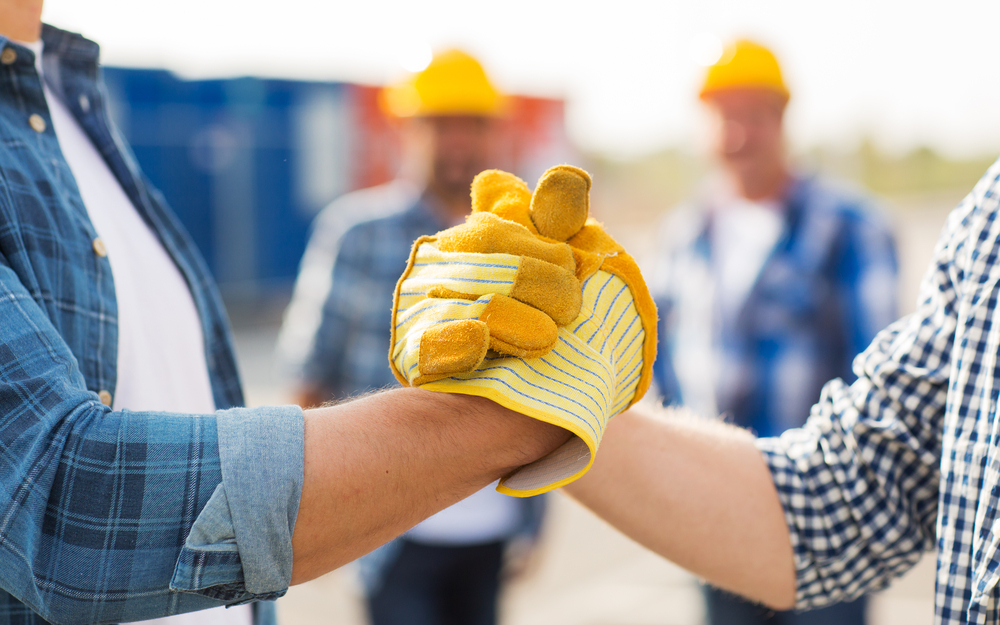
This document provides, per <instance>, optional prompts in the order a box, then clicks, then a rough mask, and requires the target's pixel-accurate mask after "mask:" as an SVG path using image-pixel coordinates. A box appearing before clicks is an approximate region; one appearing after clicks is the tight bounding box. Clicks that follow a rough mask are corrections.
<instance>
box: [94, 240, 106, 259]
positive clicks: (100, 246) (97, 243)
mask: <svg viewBox="0 0 1000 625" xmlns="http://www.w3.org/2000/svg"><path fill="white" fill-rule="evenodd" d="M94 253H95V254H97V255H98V256H101V257H104V256H107V255H108V248H106V247H105V246H104V241H102V240H101V237H97V238H96V239H94Z"/></svg>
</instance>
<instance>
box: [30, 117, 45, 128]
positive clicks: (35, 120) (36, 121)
mask: <svg viewBox="0 0 1000 625" xmlns="http://www.w3.org/2000/svg"><path fill="white" fill-rule="evenodd" d="M28 124H29V125H30V126H31V127H32V128H34V129H35V132H45V118H44V117H42V116H41V115H39V114H38V113H35V114H34V115H32V116H31V117H29V118H28Z"/></svg>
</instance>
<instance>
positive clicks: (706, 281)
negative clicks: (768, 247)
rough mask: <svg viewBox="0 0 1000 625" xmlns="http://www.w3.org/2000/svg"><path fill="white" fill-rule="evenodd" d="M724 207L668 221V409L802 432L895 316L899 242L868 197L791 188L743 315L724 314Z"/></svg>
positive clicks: (798, 182) (658, 277)
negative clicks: (816, 406) (720, 235)
mask: <svg viewBox="0 0 1000 625" xmlns="http://www.w3.org/2000/svg"><path fill="white" fill-rule="evenodd" d="M715 208H716V207H715V206H714V205H713V203H712V202H710V201H709V202H704V203H703V204H702V205H699V206H697V207H694V208H690V209H687V210H682V211H678V214H676V215H674V216H673V217H672V218H671V219H670V220H668V221H667V222H666V224H665V225H666V228H665V234H664V241H663V248H662V251H661V253H660V258H659V262H658V264H657V266H656V267H655V270H654V271H652V272H651V273H650V288H651V290H652V291H653V293H654V297H655V299H656V302H657V306H658V308H659V313H660V337H661V338H660V352H659V353H660V355H659V358H658V359H657V361H656V363H655V365H654V372H655V377H656V382H657V385H658V387H659V389H660V391H661V393H662V394H663V397H664V401H665V403H667V404H672V403H677V404H684V405H686V406H688V407H691V408H693V409H695V410H696V411H698V412H699V413H702V414H713V415H715V414H722V415H724V416H725V417H726V418H727V419H729V420H731V421H732V422H734V423H736V424H737V425H740V426H743V427H749V428H751V429H752V430H754V431H755V432H756V433H757V434H758V435H760V436H771V435H775V434H780V433H781V432H783V431H784V430H786V429H788V428H791V427H797V426H799V425H802V423H803V422H804V421H805V418H806V416H807V415H808V414H809V407H810V406H812V404H813V403H814V402H815V401H816V399H817V398H819V393H820V389H821V388H822V387H823V383H825V382H826V381H827V380H831V379H833V378H843V379H844V380H847V381H853V379H854V378H853V374H852V372H851V361H852V360H853V359H854V357H855V356H856V355H857V354H859V353H860V352H861V351H862V350H864V349H865V348H866V347H867V346H868V344H869V343H870V342H871V340H872V339H873V338H874V337H875V334H876V333H877V332H878V331H879V330H880V329H882V328H884V327H885V326H887V325H888V324H889V323H891V322H892V321H894V320H895V319H896V316H897V307H896V281H897V280H896V274H897V263H896V254H895V247H894V244H893V239H892V236H891V234H890V232H889V229H888V228H887V226H886V224H885V223H884V221H883V220H882V219H880V218H879V214H878V213H877V212H874V211H872V210H869V209H868V207H867V206H866V204H865V202H863V201H862V200H860V199H859V198H857V197H855V196H853V195H851V194H848V193H845V192H844V191H841V190H838V189H835V188H833V187H831V186H830V185H828V184H825V183H823V182H821V181H819V180H817V179H815V178H804V177H800V178H797V179H795V180H794V182H793V183H792V185H791V187H790V189H789V192H788V193H787V194H786V197H785V199H784V207H783V208H784V212H783V214H782V226H781V234H780V235H779V236H778V239H777V242H776V244H775V246H774V248H773V250H772V251H771V252H770V255H769V256H768V258H767V260H766V261H765V262H764V264H763V265H762V266H761V269H760V271H759V274H758V275H757V278H756V280H755V281H754V283H753V286H752V288H750V289H749V290H748V292H747V295H746V296H745V298H744V299H743V301H742V302H741V303H740V304H739V305H738V306H736V307H735V311H727V312H723V310H724V309H723V307H722V306H720V301H719V300H720V299H721V296H720V294H719V293H717V292H716V291H717V290H718V289H719V288H720V287H719V286H718V285H719V279H718V277H717V275H718V274H717V271H718V269H717V265H718V262H717V256H718V253H717V251H716V250H715V249H714V247H715V237H714V236H713V221H714V217H713V215H714V212H715Z"/></svg>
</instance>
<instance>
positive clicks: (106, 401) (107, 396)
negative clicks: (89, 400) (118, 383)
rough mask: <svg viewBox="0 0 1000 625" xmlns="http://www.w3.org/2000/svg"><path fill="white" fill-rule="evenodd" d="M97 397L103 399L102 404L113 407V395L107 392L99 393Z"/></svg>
mask: <svg viewBox="0 0 1000 625" xmlns="http://www.w3.org/2000/svg"><path fill="white" fill-rule="evenodd" d="M97 396H98V397H100V398H101V403H102V404H104V405H105V406H108V407H110V406H111V393H109V392H108V391H105V390H101V391H98V393H97Z"/></svg>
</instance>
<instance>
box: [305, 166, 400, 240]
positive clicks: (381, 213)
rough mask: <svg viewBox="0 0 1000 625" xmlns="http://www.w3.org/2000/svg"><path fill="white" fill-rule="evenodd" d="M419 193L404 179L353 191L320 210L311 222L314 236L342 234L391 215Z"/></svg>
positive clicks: (389, 217) (393, 215)
mask: <svg viewBox="0 0 1000 625" xmlns="http://www.w3.org/2000/svg"><path fill="white" fill-rule="evenodd" d="M419 197H420V190H419V189H418V188H417V187H416V186H415V185H412V184H410V183H408V182H406V181H403V180H394V181H392V182H389V183H386V184H383V185H379V186H377V187H370V188H367V189H361V190H359V191H352V192H351V193H347V194H345V195H342V196H341V197H339V198H337V199H336V200H334V201H333V202H331V203H330V204H329V205H328V206H327V207H326V208H324V209H323V210H322V211H320V213H319V215H317V216H316V219H315V221H314V222H313V237H316V236H321V237H326V236H329V235H332V234H336V235H337V237H336V238H338V239H339V238H340V237H342V236H344V235H345V234H346V233H348V232H350V231H351V230H353V229H354V228H358V227H365V226H366V225H367V224H371V223H373V222H379V221H383V220H385V219H392V218H393V217H398V216H399V215H401V214H403V213H405V212H406V211H407V210H408V209H409V208H410V207H412V206H413V204H414V203H415V202H416V201H417V199H418V198H419Z"/></svg>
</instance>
